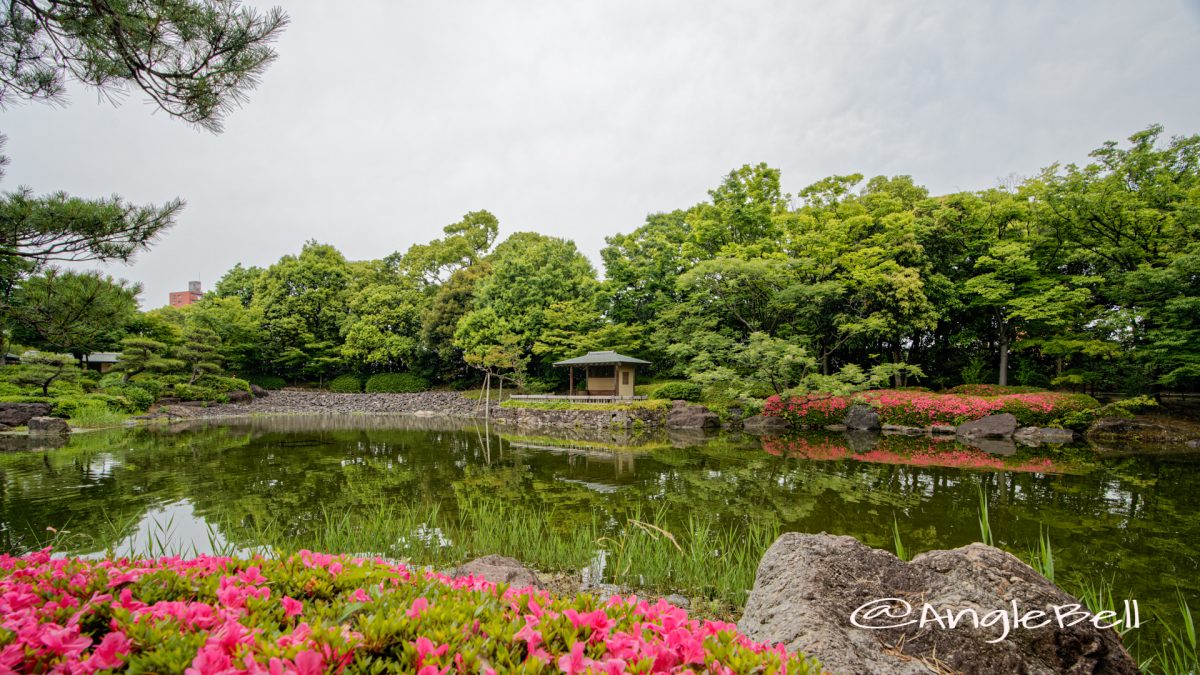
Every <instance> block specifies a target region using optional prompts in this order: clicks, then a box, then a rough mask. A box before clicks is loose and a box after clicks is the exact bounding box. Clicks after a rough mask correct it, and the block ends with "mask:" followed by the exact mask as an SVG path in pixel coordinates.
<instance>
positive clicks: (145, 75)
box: [0, 0, 287, 129]
mask: <svg viewBox="0 0 1200 675" xmlns="http://www.w3.org/2000/svg"><path fill="white" fill-rule="evenodd" d="M286 23H287V16H286V15H285V14H284V13H283V11H282V10H279V9H272V10H270V11H268V12H266V13H263V14H260V13H259V12H256V11H254V10H252V9H249V8H245V7H241V6H240V3H238V2H236V1H221V0H199V1H198V0H148V1H146V2H140V3H136V4H129V3H122V2H115V1H112V0H98V1H97V2H91V3H88V4H79V3H70V2H41V1H39V0H14V1H13V2H10V3H9V6H8V8H7V11H6V14H5V21H4V22H3V24H2V26H0V45H2V46H3V49H0V102H5V103H8V102H9V100H8V99H9V98H10V97H17V98H23V99H33V100H47V101H61V100H62V98H63V96H64V94H65V91H66V87H65V84H66V80H67V78H68V77H71V78H73V79H75V80H78V81H79V82H82V83H83V84H86V85H90V86H92V87H96V88H98V89H100V90H101V91H105V92H109V93H120V92H122V91H124V90H125V89H126V88H127V87H129V86H130V85H132V86H135V87H138V88H139V89H141V90H142V91H143V92H145V93H146V95H147V96H149V97H150V99H151V100H152V101H154V103H155V104H156V105H157V106H158V107H160V108H162V109H163V110H165V111H166V112H167V113H168V114H170V115H173V116H175V117H179V118H181V119H184V120H186V121H188V122H192V123H195V124H199V125H201V126H204V127H208V128H210V129H219V128H220V123H221V118H222V116H223V115H224V114H225V113H226V112H228V111H229V110H231V109H232V108H234V107H236V106H237V105H239V104H240V103H241V102H242V101H243V100H244V99H245V96H246V92H247V91H248V90H250V89H252V88H253V87H254V86H255V84H257V82H258V77H259V76H260V75H261V74H262V73H263V71H264V70H266V67H267V65H268V64H270V62H271V61H272V60H274V58H275V52H274V50H273V49H271V47H270V43H271V42H272V41H273V40H274V39H275V38H276V37H277V36H278V34H279V32H280V31H281V30H282V29H283V27H284V25H285V24H286Z"/></svg>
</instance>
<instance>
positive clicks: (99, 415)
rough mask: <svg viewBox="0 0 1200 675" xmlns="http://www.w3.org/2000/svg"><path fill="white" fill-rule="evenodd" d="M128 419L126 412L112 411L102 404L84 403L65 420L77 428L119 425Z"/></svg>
mask: <svg viewBox="0 0 1200 675" xmlns="http://www.w3.org/2000/svg"><path fill="white" fill-rule="evenodd" d="M127 419H129V415H128V414H126V413H120V412H114V411H113V410H111V409H110V408H109V407H108V406H104V405H84V406H80V407H79V408H78V409H76V411H75V414H74V415H71V417H70V418H69V419H68V420H67V422H68V423H69V424H70V425H71V426H72V427H75V428H77V429H100V428H104V427H116V426H120V425H121V424H123V423H124V422H125V420H127Z"/></svg>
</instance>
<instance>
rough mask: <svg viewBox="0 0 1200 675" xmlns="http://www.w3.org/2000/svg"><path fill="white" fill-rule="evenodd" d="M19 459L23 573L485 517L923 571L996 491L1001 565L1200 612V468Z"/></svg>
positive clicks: (447, 432)
mask: <svg viewBox="0 0 1200 675" xmlns="http://www.w3.org/2000/svg"><path fill="white" fill-rule="evenodd" d="M526 433H527V434H528V433H530V432H526ZM538 433H546V432H538ZM2 440H3V442H4V443H7V444H8V446H11V448H10V449H8V450H7V451H5V452H3V453H0V528H2V531H0V546H2V547H3V550H4V551H6V552H9V553H14V554H20V553H25V552H28V551H30V550H34V549H37V548H39V547H41V546H43V545H46V544H47V543H53V545H54V546H55V548H56V549H58V550H59V551H63V552H70V553H75V554H90V555H96V554H100V553H102V552H104V551H106V550H111V551H114V552H116V553H145V552H178V553H183V554H191V553H196V552H211V551H230V550H234V549H236V550H238V551H243V552H244V551H258V550H264V549H265V548H266V547H273V546H280V547H282V546H287V545H289V544H295V543H297V542H305V541H315V542H324V543H325V544H327V545H332V546H337V545H338V541H343V544H344V545H342V546H341V547H343V548H347V547H350V548H354V549H363V548H369V549H375V550H351V551H348V552H354V553H359V554H380V555H384V556H388V557H406V552H408V553H411V550H409V549H411V547H409V549H406V548H405V547H406V546H409V545H410V544H412V543H413V542H420V544H421V546H424V547H425V549H427V550H428V549H429V548H435V549H436V548H438V547H450V545H451V544H452V543H453V542H451V539H453V537H454V536H455V535H454V534H453V533H452V532H448V531H445V530H444V529H443V528H442V526H440V525H439V523H442V524H446V523H454V522H460V523H463V522H465V521H461V520H457V519H458V516H459V515H460V514H461V512H463V511H464V510H465V509H469V508H471V506H470V505H472V504H478V503H483V502H488V503H501V504H505V505H507V506H509V507H512V508H514V509H523V510H524V511H522V512H523V513H527V514H528V513H533V514H540V515H541V516H542V517H544V518H546V519H548V521H549V522H551V523H552V525H551V527H552V528H553V529H554V531H555V532H558V533H561V534H562V536H564V537H571V536H574V537H575V538H576V539H578V537H579V536H580V533H583V534H584V536H587V537H595V539H596V540H599V543H596V544H595V548H597V549H601V548H605V547H609V548H611V547H612V546H613V543H612V542H613V541H615V537H617V535H619V534H620V533H621V532H626V531H628V530H629V529H630V528H631V527H634V525H633V524H631V519H636V520H639V521H649V520H650V519H651V518H653V522H654V523H655V524H657V525H658V526H659V527H661V528H662V529H664V530H667V531H671V532H674V533H676V534H677V535H678V536H679V538H681V539H682V538H684V533H686V532H688V531H689V528H692V529H693V530H694V528H695V527H696V526H697V524H698V523H699V524H704V525H707V526H711V527H712V528H714V529H716V530H718V531H725V532H728V533H732V534H731V536H733V537H735V538H736V537H737V536H739V535H738V533H740V532H746V531H749V530H751V529H753V528H755V527H757V528H760V530H761V529H763V528H765V529H766V530H767V531H771V532H774V531H775V530H778V531H801V532H829V533H834V534H847V535H851V536H853V537H856V538H858V539H859V540H861V541H863V542H865V543H867V544H870V545H872V546H876V547H881V548H887V549H891V548H892V541H893V518H894V519H895V521H896V522H897V523H898V524H899V529H900V532H901V534H902V538H903V540H904V544H905V546H906V548H907V549H908V550H909V551H910V553H915V552H920V551H924V550H929V549H935V548H952V547H957V546H962V545H965V544H967V543H970V542H973V541H977V540H979V537H980V531H979V522H978V510H979V490H980V489H982V490H983V491H984V493H985V494H986V495H987V497H988V502H989V510H990V521H991V527H992V530H993V532H994V536H995V540H996V544H997V545H999V546H1001V547H1003V548H1006V549H1008V550H1010V551H1013V552H1015V553H1018V554H1019V555H1022V557H1026V558H1027V557H1028V556H1027V553H1028V552H1029V551H1032V550H1033V549H1035V548H1036V546H1037V542H1038V537H1039V530H1041V529H1044V528H1048V531H1049V535H1050V540H1051V542H1052V546H1053V550H1054V558H1055V567H1056V570H1057V580H1058V581H1059V582H1060V583H1062V584H1064V585H1069V583H1070V580H1075V581H1076V582H1078V581H1086V580H1090V581H1094V580H1099V579H1111V580H1112V582H1113V584H1114V587H1115V589H1116V590H1117V592H1118V593H1119V594H1121V595H1126V594H1128V595H1130V596H1132V597H1133V598H1135V599H1137V600H1139V603H1140V605H1141V607H1142V613H1143V615H1147V614H1150V613H1154V612H1163V613H1166V614H1171V615H1174V614H1175V613H1176V611H1177V610H1176V606H1177V603H1176V593H1177V590H1176V589H1180V590H1181V591H1182V592H1183V593H1184V595H1185V597H1187V598H1189V600H1190V602H1191V605H1192V606H1193V607H1196V606H1200V574H1197V572H1198V570H1200V517H1198V515H1197V511H1198V507H1200V458H1198V457H1197V456H1195V455H1158V456H1147V455H1146V454H1144V453H1138V452H1135V450H1136V449H1128V448H1127V449H1124V450H1119V451H1107V452H1097V451H1095V450H1093V449H1089V448H1065V449H1020V450H1016V449H1014V448H1013V447H1011V446H1005V445H1003V444H996V445H993V446H990V447H986V448H984V449H977V448H969V447H966V446H962V445H958V444H957V443H954V442H941V443H934V442H932V441H929V440H925V439H922V440H906V439H899V438H895V437H887V438H884V439H882V440H880V439H878V438H873V437H851V438H846V437H843V436H840V435H839V436H834V435H820V436H800V437H794V438H789V439H766V440H762V439H757V438H754V437H751V436H740V435H738V436H719V437H704V436H702V435H698V434H693V435H671V436H667V435H662V436H654V435H648V436H640V437H639V436H632V437H626V436H623V435H622V434H619V433H607V432H605V433H601V434H599V435H592V436H590V437H586V436H585V437H574V438H563V437H560V438H555V437H549V436H532V435H524V436H522V435H517V434H515V433H512V432H510V431H503V432H498V431H497V430H496V429H495V428H494V427H493V428H492V431H491V433H487V432H486V431H485V430H484V429H483V428H482V427H477V426H475V425H469V424H468V425H461V424H458V423H454V422H448V421H439V420H425V419H412V418H408V419H405V418H379V417H357V416H347V417H337V418H335V417H324V418H322V417H279V418H250V419H245V420H241V421H233V422H226V423H221V424H193V425H189V426H180V425H175V426H171V427H149V428H132V429H120V430H112V431H103V432H91V433H84V434H77V435H75V436H74V437H72V439H71V440H70V442H69V443H68V444H67V445H66V446H64V447H57V448H30V447H25V446H24V445H23V444H25V443H26V439H23V438H21V439H18V438H13V437H9V438H5V439H2ZM413 505H422V508H434V507H436V508H435V509H434V510H433V511H430V513H436V518H437V522H429V523H420V524H419V525H418V526H414V527H413V528H412V531H409V532H400V533H399V534H397V533H396V532H395V531H389V532H388V533H386V535H385V534H380V535H379V536H378V537H377V538H375V539H372V534H373V533H372V532H370V531H363V532H360V533H359V536H358V538H356V539H354V540H353V541H351V540H334V539H331V538H328V537H327V538H325V539H322V535H323V534H328V533H323V532H322V530H323V529H324V528H331V527H335V526H336V527H345V526H346V523H348V522H357V523H359V525H358V529H359V530H366V529H369V528H370V527H372V526H376V527H378V526H380V521H379V516H378V514H379V513H381V510H380V509H381V508H391V507H396V508H400V509H410V510H411V508H413ZM371 514H376V515H374V516H371ZM372 517H373V518H374V520H372ZM355 519H358V520H355ZM338 523H340V525H338ZM465 526H466V527H469V524H468V525H465ZM48 528H53V529H48ZM643 529H645V528H643ZM460 534H461V532H460ZM585 544H586V545H587V546H592V544H591V542H590V541H587V542H585ZM727 544H728V542H727ZM755 545H756V546H757V545H762V546H765V544H755ZM497 546H500V544H497ZM508 548H510V549H511V547H508ZM489 552H493V551H486V550H478V551H462V550H456V551H455V552H453V553H451V554H449V555H450V556H451V557H453V556H454V555H466V554H482V553H489ZM507 552H510V553H512V552H515V553H517V557H521V556H520V553H521V551H511V550H509V551H507ZM751 553H752V555H753V561H756V560H757V556H758V555H761V551H758V550H755V551H752V552H751ZM713 555H718V556H719V555H721V552H719V551H715V552H713ZM416 558H420V556H416ZM418 561H419V560H418ZM753 561H751V562H750V563H744V564H745V565H748V566H749V569H748V572H747V574H748V575H749V577H748V578H749V579H752V578H753ZM435 562H441V563H446V562H451V561H450V560H448V559H447V560H438V561H435ZM598 573H599V574H601V575H603V574H604V572H603V570H602V569H601V570H600V571H599V572H598ZM739 578H741V579H745V578H747V577H746V576H745V575H743V576H742V577H739ZM679 590H682V591H684V592H685V593H686V592H687V591H688V589H679Z"/></svg>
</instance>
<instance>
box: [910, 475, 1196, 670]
mask: <svg viewBox="0 0 1200 675" xmlns="http://www.w3.org/2000/svg"><path fill="white" fill-rule="evenodd" d="M894 528H895V529H894V537H895V540H896V546H897V554H896V557H898V558H900V559H901V560H904V559H905V558H904V556H903V555H901V553H900V552H901V551H903V545H902V544H901V543H900V529H899V526H898V525H894ZM979 530H980V535H981V536H982V537H983V538H984V543H986V544H988V545H989V546H991V545H992V543H991V539H992V526H991V523H990V522H989V517H988V503H987V495H986V494H985V493H984V492H983V489H982V488H980V489H979ZM1028 558H1029V559H1028V563H1029V566H1030V567H1032V568H1033V569H1034V570H1036V571H1037V572H1038V573H1039V574H1041V575H1042V576H1044V577H1046V580H1047V581H1049V582H1050V583H1055V580H1054V577H1055V571H1054V552H1053V548H1052V547H1051V545H1050V532H1049V530H1048V529H1042V528H1039V529H1038V545H1037V548H1036V549H1035V550H1033V551H1031V552H1030V553H1029V554H1028ZM1060 588H1063V589H1064V590H1067V591H1068V592H1069V593H1071V594H1072V595H1074V596H1075V597H1077V598H1079V600H1080V601H1082V602H1083V604H1084V605H1086V606H1087V608H1088V610H1089V611H1090V612H1092V614H1099V613H1100V612H1103V611H1108V612H1114V613H1115V614H1120V613H1121V612H1122V611H1124V608H1123V607H1122V608H1120V609H1118V607H1117V604H1118V603H1117V599H1116V593H1115V592H1114V590H1113V582H1112V580H1111V579H1099V580H1090V579H1083V580H1080V581H1078V582H1077V583H1064V584H1061V585H1060ZM1177 596H1178V611H1179V616H1178V617H1167V616H1162V615H1158V616H1156V617H1155V618H1154V620H1155V621H1157V622H1158V623H1159V624H1160V625H1161V627H1162V632H1163V635H1164V637H1163V639H1162V642H1161V643H1160V644H1158V645H1156V646H1154V647H1151V648H1150V649H1151V652H1150V655H1149V656H1146V657H1144V658H1143V657H1142V650H1141V649H1140V647H1141V645H1140V644H1139V642H1138V639H1137V635H1136V633H1135V631H1136V630H1137V629H1136V628H1132V627H1122V628H1121V629H1120V630H1118V631H1117V632H1118V633H1119V634H1120V635H1121V638H1122V641H1123V642H1125V645H1126V647H1127V648H1129V649H1130V653H1131V654H1133V655H1134V658H1140V662H1139V663H1138V667H1139V668H1140V669H1141V670H1142V672H1144V673H1161V674H1162V675H1195V674H1196V673H1200V643H1198V640H1197V635H1196V623H1195V619H1194V617H1193V616H1192V610H1191V607H1189V606H1188V602H1187V599H1186V598H1185V597H1184V596H1183V592H1182V591H1177Z"/></svg>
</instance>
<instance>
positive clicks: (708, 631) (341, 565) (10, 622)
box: [0, 549, 821, 675]
mask: <svg viewBox="0 0 1200 675" xmlns="http://www.w3.org/2000/svg"><path fill="white" fill-rule="evenodd" d="M0 603H2V604H4V606H6V607H12V608H13V609H12V611H9V612H7V613H6V614H5V615H4V616H3V617H0V623H2V625H3V628H4V637H3V642H2V644H3V647H2V648H0V666H3V667H4V668H5V670H8V669H13V670H15V671H17V672H32V673H48V672H71V673H92V672H96V671H101V670H103V671H111V672H136V673H147V672H156V673H182V672H188V673H197V674H203V673H225V672H246V673H262V674H264V675H266V674H268V673H285V672H286V673H313V674H315V673H324V672H329V673H335V672H336V673H346V674H355V673H398V672H407V673H423V674H426V673H441V674H445V673H448V672H451V671H453V672H454V673H484V674H487V673H490V674H492V675H494V674H495V673H498V672H531V673H532V672H567V673H584V672H596V673H618V672H642V673H668V672H685V671H686V672H697V673H791V674H797V675H802V674H805V673H819V672H821V670H820V667H819V665H818V664H817V663H815V662H813V661H810V660H807V659H805V658H804V657H803V656H799V655H794V654H789V653H788V652H787V650H786V649H785V648H784V646H783V645H773V646H767V645H763V644H759V643H755V642H752V641H751V640H750V639H748V638H746V637H745V636H744V635H742V634H740V633H738V631H737V627H736V626H735V625H733V624H730V623H724V622H718V621H703V622H702V621H698V620H695V619H690V618H688V615H687V612H686V611H685V610H682V609H679V608H678V607H675V606H673V605H670V604H668V603H667V602H665V601H659V602H658V603H656V604H650V603H648V602H646V601H645V600H639V599H638V598H636V597H629V598H623V597H620V596H613V597H611V598H609V599H607V600H600V599H599V598H597V597H596V596H592V595H579V596H576V597H574V598H566V597H559V598H555V597H553V596H551V595H550V594H548V593H546V592H545V591H537V590H534V589H531V588H523V589H516V588H509V587H507V586H505V585H496V584H493V583H491V582H488V581H484V580H481V579H473V578H470V577H468V578H464V579H453V580H452V579H449V578H447V577H445V576H443V575H440V574H437V573H434V572H423V571H419V570H410V569H408V568H406V567H404V566H403V565H393V564H388V563H385V562H383V561H382V560H376V561H367V560H362V559H358V558H349V557H345V556H330V555H323V554H319V553H310V552H309V551H300V552H299V553H298V554H295V555H293V556H291V557H289V558H286V559H284V560H268V559H262V558H251V559H243V560H238V559H232V558H217V557H210V556H200V557H197V558H195V559H191V560H184V559H181V558H177V557H176V558H161V559H158V560H133V561H131V560H128V559H118V560H108V559H106V560H83V559H78V558H52V557H51V555H50V549H45V550H43V551H40V552H38V553H33V554H30V555H27V556H25V557H22V558H12V557H9V556H8V555H3V556H0ZM18 608H19V609H18Z"/></svg>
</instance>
